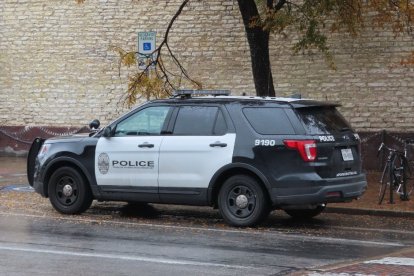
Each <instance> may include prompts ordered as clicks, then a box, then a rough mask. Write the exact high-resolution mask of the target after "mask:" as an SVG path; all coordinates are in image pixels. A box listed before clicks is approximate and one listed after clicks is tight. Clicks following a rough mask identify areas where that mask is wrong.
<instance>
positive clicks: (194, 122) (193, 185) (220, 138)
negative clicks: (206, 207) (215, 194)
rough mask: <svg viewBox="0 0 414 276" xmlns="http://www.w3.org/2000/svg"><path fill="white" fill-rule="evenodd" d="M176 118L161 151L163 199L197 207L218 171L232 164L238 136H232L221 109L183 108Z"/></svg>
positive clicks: (190, 106) (161, 189)
mask: <svg viewBox="0 0 414 276" xmlns="http://www.w3.org/2000/svg"><path fill="white" fill-rule="evenodd" d="M175 118H176V119H175V123H174V126H173V127H172V134H171V135H168V136H166V137H165V138H164V139H163V141H162V144H161V149H160V159H159V160H160V161H159V166H160V173H159V179H158V182H159V193H160V198H161V201H164V202H167V201H168V202H177V203H179V202H182V203H192V204H196V203H197V202H196V200H197V196H199V197H201V198H204V197H205V196H206V191H207V188H208V185H209V183H210V180H211V179H212V177H213V175H214V174H215V173H216V172H217V170H219V169H220V168H221V167H223V166H224V165H226V164H229V163H231V162H232V157H233V149H234V143H235V138H236V134H235V133H229V131H228V127H227V123H226V119H225V117H224V115H223V110H222V109H221V108H220V107H218V106H200V105H185V106H180V108H179V109H178V112H177V114H176V115H175ZM180 197H181V199H182V201H180V200H179V198H180ZM186 198H187V199H186ZM189 200H190V201H189Z"/></svg>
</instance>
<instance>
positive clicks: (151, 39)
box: [138, 32, 157, 55]
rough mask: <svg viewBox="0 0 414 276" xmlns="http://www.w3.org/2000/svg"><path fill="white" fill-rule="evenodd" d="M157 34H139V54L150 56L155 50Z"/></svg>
mask: <svg viewBox="0 0 414 276" xmlns="http://www.w3.org/2000/svg"><path fill="white" fill-rule="evenodd" d="M156 35H157V33H156V32H139V33H138V53H139V54H142V55H150V54H152V52H154V50H155V42H156Z"/></svg>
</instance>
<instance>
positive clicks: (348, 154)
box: [341, 149, 354, 161]
mask: <svg viewBox="0 0 414 276" xmlns="http://www.w3.org/2000/svg"><path fill="white" fill-rule="evenodd" d="M341 153H342V159H344V161H353V160H354V156H353V155H352V150H351V149H341Z"/></svg>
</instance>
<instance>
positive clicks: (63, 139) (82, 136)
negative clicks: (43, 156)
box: [45, 133, 89, 144]
mask: <svg viewBox="0 0 414 276" xmlns="http://www.w3.org/2000/svg"><path fill="white" fill-rule="evenodd" d="M87 137H89V133H79V134H74V135H71V136H56V137H52V138H49V139H47V140H46V141H45V143H48V144H54V143H73V142H79V141H82V140H84V139H85V138H87Z"/></svg>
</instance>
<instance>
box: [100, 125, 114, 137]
mask: <svg viewBox="0 0 414 276" xmlns="http://www.w3.org/2000/svg"><path fill="white" fill-rule="evenodd" d="M112 132H113V130H112V128H111V127H110V126H107V127H106V128H105V129H104V132H103V134H102V136H103V137H112V136H113V133H112Z"/></svg>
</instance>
